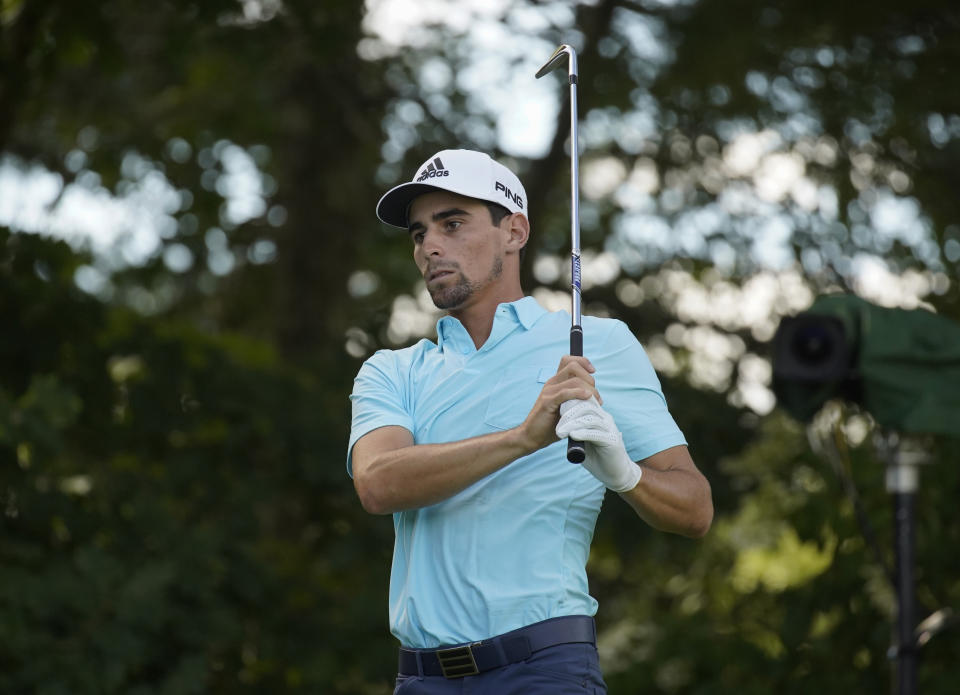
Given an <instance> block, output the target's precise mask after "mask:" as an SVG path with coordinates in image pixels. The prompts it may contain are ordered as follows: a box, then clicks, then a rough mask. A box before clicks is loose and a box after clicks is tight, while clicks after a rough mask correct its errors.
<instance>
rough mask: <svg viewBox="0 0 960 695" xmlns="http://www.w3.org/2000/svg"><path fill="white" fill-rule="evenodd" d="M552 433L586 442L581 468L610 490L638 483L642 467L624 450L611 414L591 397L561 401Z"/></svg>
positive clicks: (624, 490) (622, 490)
mask: <svg viewBox="0 0 960 695" xmlns="http://www.w3.org/2000/svg"><path fill="white" fill-rule="evenodd" d="M556 433H557V436H558V437H560V438H561V439H563V438H565V437H573V438H574V439H579V440H580V441H582V442H586V451H587V458H586V459H585V460H584V462H583V467H584V468H586V469H587V470H588V471H590V472H591V473H592V474H593V476H594V477H595V478H597V480H599V481H600V482H602V483H603V484H604V485H606V486H607V487H608V488H610V489H611V490H613V491H614V492H627V491H629V490H632V489H633V488H635V487H636V486H637V483H639V482H640V477H641V475H642V474H643V469H642V468H640V466H639V465H637V464H636V463H634V461H633V460H632V459H631V458H630V455H629V454H628V453H627V450H626V448H625V447H624V445H623V435H621V434H620V430H619V429H618V428H617V423H616V422H614V420H613V416H611V415H610V413H608V412H607V411H605V410H604V409H603V408H602V407H600V404H599V403H597V401H596V399H595V398H591V399H590V400H573V401H566V402H565V403H563V404H561V406H560V421H559V422H558V423H557V428H556Z"/></svg>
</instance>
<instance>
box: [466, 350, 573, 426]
mask: <svg viewBox="0 0 960 695" xmlns="http://www.w3.org/2000/svg"><path fill="white" fill-rule="evenodd" d="M556 371H557V369H556V367H538V366H530V365H528V366H517V367H507V368H506V369H505V370H504V371H503V373H502V374H501V375H500V378H499V379H498V380H497V385H496V386H495V387H494V389H493V391H491V393H490V401H489V403H487V410H486V413H485V414H484V417H483V421H484V423H485V424H487V425H489V426H490V427H495V428H496V429H498V430H508V429H510V428H511V427H516V426H517V425H519V424H520V423H521V422H523V421H524V420H525V419H526V417H527V415H528V414H529V413H530V409H531V408H532V407H533V404H534V403H535V402H536V401H537V396H539V395H540V391H541V389H543V385H544V384H545V383H546V382H547V380H548V379H549V378H550V377H552V376H553V375H554V374H555V373H556ZM491 378H496V377H491Z"/></svg>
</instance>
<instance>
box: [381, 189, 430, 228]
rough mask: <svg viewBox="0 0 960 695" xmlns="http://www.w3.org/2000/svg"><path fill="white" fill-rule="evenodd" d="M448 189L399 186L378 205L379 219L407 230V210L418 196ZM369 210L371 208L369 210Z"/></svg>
mask: <svg viewBox="0 0 960 695" xmlns="http://www.w3.org/2000/svg"><path fill="white" fill-rule="evenodd" d="M445 190H447V189H445V188H440V187H438V186H431V185H430V184H426V183H415V182H413V181H410V182H408V183H401V184H400V185H399V186H396V187H394V188H391V189H390V190H389V191H387V192H386V193H385V194H384V195H383V197H382V198H381V199H380V202H379V203H377V217H379V218H380V221H381V222H386V223H387V224H389V225H392V226H394V227H400V228H401V229H406V228H407V209H408V208H409V207H410V203H411V202H413V199H414V198H416V197H417V196H418V195H423V194H424V193H429V192H430V191H445ZM368 209H369V208H368Z"/></svg>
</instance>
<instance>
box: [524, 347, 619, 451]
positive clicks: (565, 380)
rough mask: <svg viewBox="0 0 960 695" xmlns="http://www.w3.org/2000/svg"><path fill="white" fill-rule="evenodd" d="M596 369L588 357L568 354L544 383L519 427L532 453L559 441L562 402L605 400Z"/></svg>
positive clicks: (601, 401)
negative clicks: (600, 389)
mask: <svg viewBox="0 0 960 695" xmlns="http://www.w3.org/2000/svg"><path fill="white" fill-rule="evenodd" d="M595 371H596V369H595V368H594V366H593V365H592V364H590V360H588V359H587V358H586V357H575V356H573V355H564V357H563V358H562V359H561V360H560V366H559V367H557V373H556V374H554V375H553V376H552V377H550V379H549V380H548V381H547V383H546V384H544V385H543V389H541V391H540V395H539V396H538V397H537V402H536V403H534V404H533V408H532V409H531V410H530V413H529V414H528V415H527V419H526V420H524V421H523V423H522V424H521V425H520V426H519V429H520V433H521V435H522V437H523V440H524V442H525V444H526V448H528V449H529V451H530V453H532V452H534V451H537V450H539V449H542V448H543V447H545V446H547V445H549V444H553V443H554V442H555V441H557V433H556V427H557V422H558V421H559V420H560V404H562V403H565V402H566V401H570V400H589V399H590V397H594V398H596V399H597V401H598V402H600V403H603V399H602V398H601V397H600V393H599V392H598V391H597V387H596V382H595V381H594V379H593V376H591V375H592V374H593V372H595Z"/></svg>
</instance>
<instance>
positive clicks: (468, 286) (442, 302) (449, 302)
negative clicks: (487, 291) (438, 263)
mask: <svg viewBox="0 0 960 695" xmlns="http://www.w3.org/2000/svg"><path fill="white" fill-rule="evenodd" d="M450 269H451V270H455V271H456V277H455V282H454V283H453V284H452V285H448V286H446V287H435V288H434V289H428V291H429V292H430V299H432V300H433V304H434V306H435V307H437V308H438V309H443V310H446V311H449V310H451V309H457V308H458V307H461V306H463V305H464V304H465V303H466V302H467V300H469V299H470V298H471V297H472V296H473V295H475V294H476V293H477V292H478V291H480V290H481V289H483V287H484V286H486V285H489V284H490V283H491V282H493V281H494V280H496V279H497V278H498V277H500V275H502V274H503V257H501V256H497V257H496V258H494V259H493V266H492V267H491V268H490V273H489V274H488V275H487V277H486V278H484V279H483V280H481V281H480V282H472V281H470V280H469V279H468V278H467V276H466V275H464V274H463V271H461V270H460V267H459V266H453V267H451V268H450Z"/></svg>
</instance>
